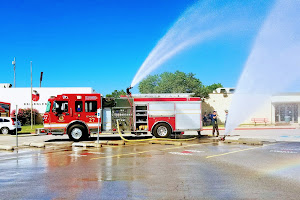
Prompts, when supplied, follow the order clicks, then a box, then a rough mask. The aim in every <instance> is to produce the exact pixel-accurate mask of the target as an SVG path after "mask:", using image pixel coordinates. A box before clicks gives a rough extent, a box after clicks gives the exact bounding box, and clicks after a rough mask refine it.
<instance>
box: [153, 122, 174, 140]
mask: <svg viewBox="0 0 300 200" xmlns="http://www.w3.org/2000/svg"><path fill="white" fill-rule="evenodd" d="M171 133H172V129H171V127H170V126H169V125H168V124H166V123H158V124H156V125H155V127H154V128H153V133H152V134H153V135H154V136H155V137H156V138H169V137H170V135H171Z"/></svg>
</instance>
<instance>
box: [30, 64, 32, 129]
mask: <svg viewBox="0 0 300 200" xmlns="http://www.w3.org/2000/svg"><path fill="white" fill-rule="evenodd" d="M30 72H31V96H30V99H31V101H30V102H31V120H30V121H31V129H32V61H30Z"/></svg>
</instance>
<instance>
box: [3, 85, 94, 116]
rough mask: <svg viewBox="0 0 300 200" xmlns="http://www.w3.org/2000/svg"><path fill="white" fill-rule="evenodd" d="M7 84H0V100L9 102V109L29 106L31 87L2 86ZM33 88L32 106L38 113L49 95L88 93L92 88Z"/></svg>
mask: <svg viewBox="0 0 300 200" xmlns="http://www.w3.org/2000/svg"><path fill="white" fill-rule="evenodd" d="M3 86H7V84H0V101H2V102H7V103H11V111H12V110H14V109H15V108H16V105H18V108H30V107H31V98H30V96H31V88H11V87H3ZM32 90H33V95H32V96H33V108H34V109H37V110H38V111H39V112H40V113H44V112H45V109H46V105H47V101H48V99H49V98H50V97H51V96H57V95H59V94H83V93H85V94H90V93H94V90H93V89H92V88H90V87H57V88H54V87H53V88H51V87H49V88H48V87H41V88H39V87H38V88H37V87H34V88H32Z"/></svg>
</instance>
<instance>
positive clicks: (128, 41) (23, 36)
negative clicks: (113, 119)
mask: <svg viewBox="0 0 300 200" xmlns="http://www.w3.org/2000/svg"><path fill="white" fill-rule="evenodd" d="M195 2H196V1H194V0H180V1H179V0H178V1H176V0H163V1H162V0H126V1H121V0H119V1H117V0H98V1H96V0H89V1H76V0H65V1H55V0H51V1H50V0H36V1H32V0H26V1H15V0H11V1H1V6H0V69H1V72H2V73H1V78H0V83H13V66H12V64H11V61H12V60H13V58H14V57H16V59H17V62H16V64H17V81H16V82H17V87H30V61H32V62H33V86H36V87H37V86H39V76H40V72H41V71H43V72H44V78H43V83H42V86H44V87H92V88H94V89H95V90H96V91H97V92H99V93H103V94H107V93H110V92H112V91H113V90H114V89H118V90H119V89H124V90H125V89H126V88H127V87H128V86H129V85H130V83H131V81H132V79H133V77H134V75H135V73H136V72H137V70H138V68H139V67H140V65H141V64H142V63H143V61H144V60H145V59H146V57H147V55H148V54H149V53H150V51H151V50H152V49H153V48H154V46H155V44H156V43H157V42H158V41H159V39H160V38H161V37H163V36H164V34H165V33H166V32H167V31H168V29H169V28H170V27H171V26H172V24H173V23H174V22H175V21H176V20H177V18H178V17H179V16H180V15H181V14H182V13H183V12H184V10H185V9H186V8H187V7H189V6H191V5H192V4H193V3H195ZM220 2H222V1H220ZM261 2H264V1H261ZM271 4H272V1H269V3H266V2H264V3H260V4H259V7H258V8H257V11H256V13H255V15H256V16H253V18H256V17H264V16H265V15H266V13H267V11H268V8H269V6H270V5H271ZM215 6H216V7H218V6H219V5H218V3H217V4H216V5H215ZM260 23H261V21H259V20H257V22H255V25H254V26H253V27H254V28H253V29H251V28H249V29H250V30H248V31H245V32H243V33H242V34H231V35H224V36H219V37H216V38H214V39H211V40H208V41H205V42H204V43H202V44H201V45H196V46H194V47H193V48H190V49H188V50H186V51H184V52H182V53H180V54H178V55H177V56H175V57H174V58H173V59H171V60H169V61H168V62H166V63H165V64H164V65H162V66H161V67H160V68H159V69H158V70H156V71H155V72H154V74H155V73H161V72H164V71H169V72H174V71H176V70H180V71H184V72H187V73H188V72H192V73H195V74H196V77H197V78H199V79H200V80H201V81H202V82H203V83H204V84H205V85H207V84H212V83H216V82H220V83H222V84H223V85H224V86H225V87H235V85H236V83H237V81H238V78H239V75H240V73H241V71H242V69H243V65H244V63H245V62H246V59H247V57H248V54H249V52H250V50H251V45H252V43H253V40H254V39H255V36H256V33H257V30H258V27H259V26H260ZM152 74H153V73H152ZM133 92H135V93H136V92H138V90H137V87H136V88H134V89H133Z"/></svg>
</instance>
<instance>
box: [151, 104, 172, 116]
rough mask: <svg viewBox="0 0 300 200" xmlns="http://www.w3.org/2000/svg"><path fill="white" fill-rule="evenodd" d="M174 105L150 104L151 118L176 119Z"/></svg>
mask: <svg viewBox="0 0 300 200" xmlns="http://www.w3.org/2000/svg"><path fill="white" fill-rule="evenodd" d="M174 114H175V112H174V103H150V104H149V116H150V117H174Z"/></svg>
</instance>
